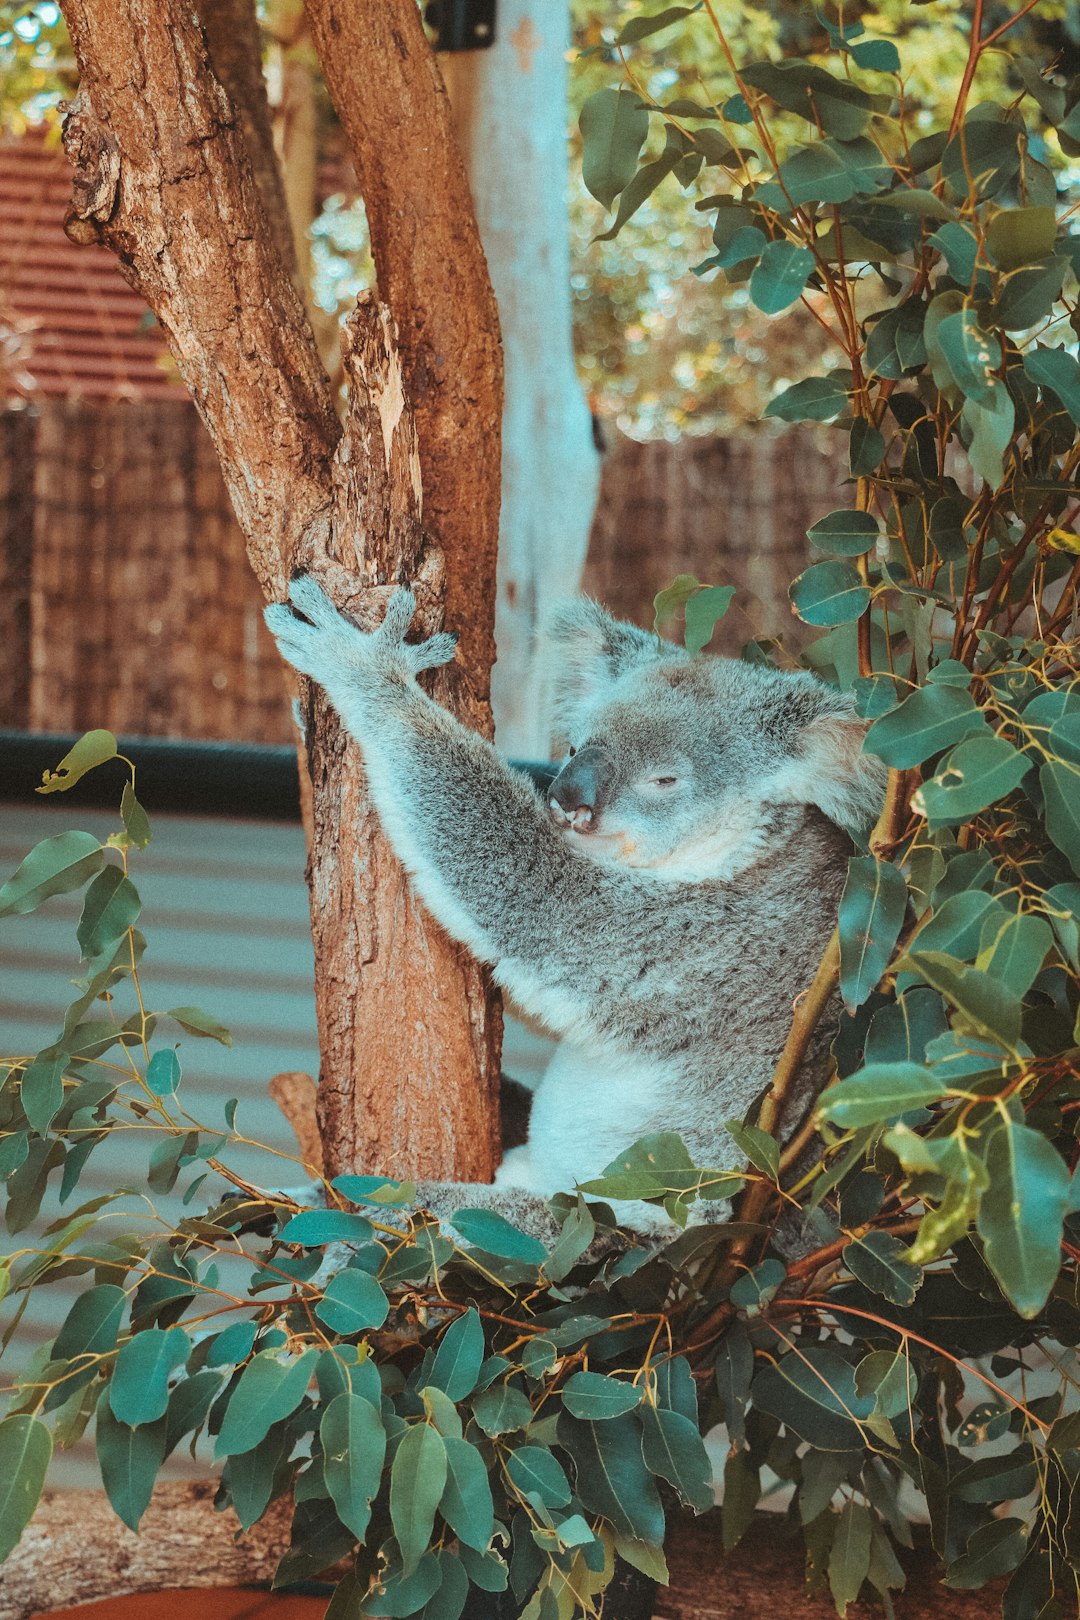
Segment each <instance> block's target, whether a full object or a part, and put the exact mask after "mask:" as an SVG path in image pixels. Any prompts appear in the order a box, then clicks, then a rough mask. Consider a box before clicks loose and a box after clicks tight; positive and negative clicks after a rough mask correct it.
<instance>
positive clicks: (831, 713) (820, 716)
mask: <svg viewBox="0 0 1080 1620" xmlns="http://www.w3.org/2000/svg"><path fill="white" fill-rule="evenodd" d="M805 679H808V680H810V681H812V687H807V688H806V689H804V691H803V692H802V693H801V694H800V696H801V697H802V698H803V699H804V701H805V699H806V698H807V697H808V696H810V693H811V691H812V697H811V699H810V702H809V703H808V704H807V705H806V708H805V709H803V712H802V713H801V714H800V715H799V721H800V723H799V724H798V725H797V727H796V729H795V732H794V735H793V736H792V737H791V739H790V747H791V751H792V755H793V758H792V759H790V761H789V762H788V764H787V765H786V766H785V767H784V768H783V769H782V770H781V772H780V774H779V780H778V786H779V787H780V789H781V797H782V798H783V799H785V800H787V801H788V802H791V801H794V802H795V803H799V804H816V805H817V807H818V809H819V810H821V811H823V812H824V814H825V815H827V816H828V818H829V820H830V821H835V822H836V824H837V825H838V826H840V827H843V828H844V829H845V830H846V831H847V832H850V833H855V834H860V835H862V836H865V835H866V833H867V832H868V831H869V830H870V828H871V827H872V826H873V825H874V822H875V821H876V820H877V818H878V816H879V815H880V813H881V806H882V803H883V801H884V797H885V783H886V779H887V777H888V771H887V770H886V768H885V765H884V764H883V762H882V761H881V760H880V759H878V758H877V756H876V755H874V754H864V753H863V741H864V739H865V737H866V733H867V731H868V729H869V722H868V721H865V720H861V719H860V718H859V715H858V713H857V712H856V709H855V705H854V703H853V701H852V700H851V698H849V697H848V695H847V694H846V693H844V692H835V691H833V690H831V688H829V687H826V686H823V685H822V684H821V682H819V681H817V680H814V679H813V678H812V677H805ZM799 707H800V708H802V707H803V706H802V705H801V704H800V706H799Z"/></svg>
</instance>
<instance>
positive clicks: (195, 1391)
mask: <svg viewBox="0 0 1080 1620" xmlns="http://www.w3.org/2000/svg"><path fill="white" fill-rule="evenodd" d="M221 1384H222V1377H221V1374H220V1373H216V1372H211V1371H210V1370H209V1369H204V1370H203V1371H202V1372H197V1373H193V1374H192V1375H191V1377H190V1378H182V1379H181V1380H180V1382H179V1383H178V1384H177V1385H176V1386H175V1388H174V1389H173V1391H172V1394H171V1395H170V1396H169V1409H168V1412H167V1413H166V1416H165V1454H166V1456H168V1454H169V1453H170V1452H171V1451H172V1450H173V1449H174V1448H175V1447H176V1446H178V1445H179V1444H180V1441H181V1440H182V1439H183V1438H184V1436H185V1434H190V1433H191V1431H192V1429H197V1428H198V1427H199V1425H200V1424H202V1423H205V1421H206V1418H207V1415H208V1414H209V1411H210V1408H211V1406H212V1405H213V1404H214V1401H215V1400H216V1399H217V1396H218V1393H219V1392H220V1390H221Z"/></svg>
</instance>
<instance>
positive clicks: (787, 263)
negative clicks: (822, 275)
mask: <svg viewBox="0 0 1080 1620" xmlns="http://www.w3.org/2000/svg"><path fill="white" fill-rule="evenodd" d="M813 269H814V255H813V254H812V253H811V252H810V250H809V249H808V248H804V247H796V245H795V243H794V242H789V241H787V239H786V238H784V239H782V240H780V241H778V242H769V243H768V244H767V245H766V247H765V248H764V249H763V251H762V254H761V258H760V259H759V260H758V262H757V264H756V265H755V267H754V271H753V274H752V275H751V277H750V297H751V298H752V299H753V301H754V303H755V304H756V305H757V307H758V309H760V310H761V312H762V314H763V315H779V313H780V311H781V310H784V309H787V308H788V306H789V305H790V304H793V303H795V301H796V299H797V298H798V297H799V296H800V295H801V293H802V290H803V288H804V287H805V286H806V282H807V279H808V277H809V276H810V275H811V274H812V272H813Z"/></svg>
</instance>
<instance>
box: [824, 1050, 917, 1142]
mask: <svg viewBox="0 0 1080 1620" xmlns="http://www.w3.org/2000/svg"><path fill="white" fill-rule="evenodd" d="M944 1095H945V1087H944V1085H943V1084H942V1082H941V1081H940V1080H939V1079H937V1078H936V1077H935V1076H934V1075H933V1074H931V1072H930V1070H929V1069H927V1068H924V1067H923V1066H922V1064H920V1063H870V1064H867V1065H866V1067H865V1068H862V1069H860V1070H859V1072H858V1074H853V1075H851V1076H850V1077H849V1078H848V1079H847V1080H840V1081H839V1082H838V1083H837V1084H836V1085H834V1086H830V1087H829V1088H828V1090H827V1091H825V1092H823V1093H822V1097H821V1103H820V1112H821V1117H822V1118H823V1119H827V1120H828V1121H829V1122H830V1123H831V1124H833V1125H838V1126H840V1127H841V1129H843V1130H855V1129H858V1127H859V1126H860V1125H876V1124H877V1123H878V1121H879V1120H886V1119H895V1118H896V1117H897V1115H899V1114H906V1113H907V1112H908V1110H909V1109H912V1108H924V1107H925V1106H926V1105H927V1103H934V1102H940V1101H941V1099H942V1097H944Z"/></svg>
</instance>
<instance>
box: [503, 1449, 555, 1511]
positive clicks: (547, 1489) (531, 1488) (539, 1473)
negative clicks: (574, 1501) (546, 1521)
mask: <svg viewBox="0 0 1080 1620" xmlns="http://www.w3.org/2000/svg"><path fill="white" fill-rule="evenodd" d="M506 1472H507V1473H508V1474H509V1476H510V1478H511V1479H512V1480H513V1482H514V1484H515V1485H516V1486H517V1488H518V1490H519V1491H521V1492H522V1493H523V1494H525V1495H528V1494H530V1493H531V1494H532V1495H534V1496H538V1497H539V1498H540V1500H541V1502H543V1504H544V1506H545V1507H548V1508H561V1507H567V1506H568V1505H569V1502H570V1494H571V1493H570V1485H569V1482H568V1480H567V1478H566V1475H565V1474H564V1473H563V1470H562V1468H561V1467H560V1465H559V1463H558V1462H557V1461H556V1460H555V1458H554V1457H553V1456H552V1455H551V1452H550V1451H548V1450H546V1449H545V1448H544V1447H543V1446H521V1447H519V1449H518V1450H517V1451H512V1452H511V1453H510V1456H509V1457H508V1458H507V1462H506Z"/></svg>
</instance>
